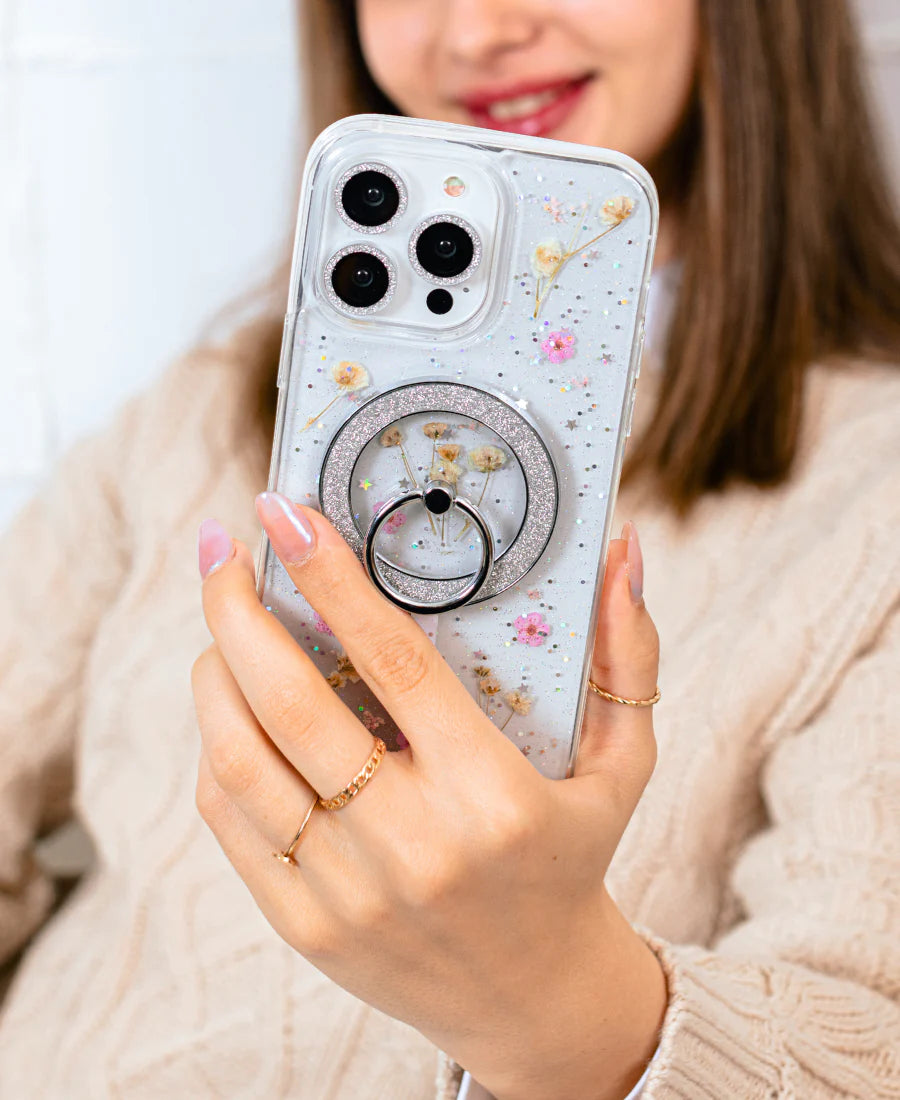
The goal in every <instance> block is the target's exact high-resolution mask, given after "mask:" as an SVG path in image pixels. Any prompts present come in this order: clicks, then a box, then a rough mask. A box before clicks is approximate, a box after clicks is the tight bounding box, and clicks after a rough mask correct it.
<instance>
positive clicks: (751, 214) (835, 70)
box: [246, 0, 900, 514]
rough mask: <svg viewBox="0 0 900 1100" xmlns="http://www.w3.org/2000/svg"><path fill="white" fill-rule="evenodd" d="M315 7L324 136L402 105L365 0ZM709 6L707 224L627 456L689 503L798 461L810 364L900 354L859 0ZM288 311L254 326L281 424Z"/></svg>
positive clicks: (702, 127) (673, 185) (897, 240)
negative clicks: (281, 358) (370, 30)
mask: <svg viewBox="0 0 900 1100" xmlns="http://www.w3.org/2000/svg"><path fill="white" fill-rule="evenodd" d="M299 10H300V19H301V39H302V42H303V43H304V54H305V58H306V63H305V65H304V74H305V78H306V92H307V118H308V120H309V124H310V130H311V133H312V134H314V133H316V132H318V131H319V130H320V129H322V128H323V127H324V126H326V125H328V124H329V123H331V122H333V121H334V120H335V119H337V118H341V117H343V116H345V115H347V114H352V113H356V112H360V111H380V112H385V113H398V112H397V110H396V108H395V107H394V105H393V104H392V103H391V102H390V101H389V100H388V99H387V97H386V96H385V95H384V93H383V92H382V91H381V90H380V89H379V88H378V87H377V86H376V85H375V83H374V81H373V79H372V77H371V75H370V73H369V71H368V69H367V68H366V65H365V61H364V59H363V54H362V50H361V48H360V42H359V36H358V33H357V25H356V16H355V4H354V3H353V0H303V2H301V3H300V4H299ZM700 16H701V45H700V56H699V61H698V70H697V77H696V83H695V94H694V99H693V103H692V106H691V108H690V110H689V112H688V116H687V118H686V119H685V122H684V124H683V127H682V132H681V135H680V140H679V141H678V142H677V145H676V146H675V147H674V151H675V153H676V156H675V158H674V170H673V166H672V161H673V158H672V157H669V158H668V163H667V170H666V173H665V176H666V178H665V179H658V181H657V182H658V183H660V190H661V195H662V199H663V210H664V215H663V216H665V208H666V202H667V201H668V202H669V204H670V205H673V204H676V203H677V205H678V207H679V210H680V215H681V217H680V221H681V224H682V225H684V226H686V227H688V228H687V230H686V231H685V232H684V233H683V234H682V235H681V240H680V249H679V255H680V258H681V261H682V265H683V274H682V278H681V284H680V289H679V291H678V296H677V301H676V304H675V310H674V314H673V320H672V323H671V327H670V331H669V335H668V341H667V351H666V359H665V364H664V369H663V376H662V382H661V385H660V389H659V399H658V403H657V405H656V408H655V410H654V413H653V416H652V419H651V421H650V423H649V425H648V427H647V429H646V431H644V432H643V433H641V435H640V436H636V437H635V439H634V440H633V441H632V442H631V444H630V446H629V448H628V452H627V459H626V462H625V466H624V470H623V482H625V481H628V480H630V479H631V478H633V477H635V476H636V475H637V472H638V471H639V470H645V471H648V472H650V473H652V474H653V475H655V480H656V486H657V489H658V490H659V492H660V494H661V496H662V498H663V499H665V500H667V501H668V502H669V503H670V504H671V505H672V506H673V507H674V508H675V509H676V511H678V512H679V513H680V514H684V513H686V512H687V511H688V510H689V508H690V506H691V504H692V503H693V502H694V501H696V499H697V498H698V497H699V496H700V495H701V494H703V493H704V492H707V491H709V490H712V489H716V488H719V487H721V486H723V485H725V484H726V483H727V482H728V481H730V480H731V479H733V478H738V479H743V480H745V481H749V482H752V483H755V484H758V485H771V484H776V483H778V482H780V481H782V480H784V479H785V478H786V477H787V476H788V475H789V473H790V470H791V466H792V463H793V460H794V456H795V452H796V449H797V442H798V434H799V429H800V420H801V414H802V400H801V399H802V378H803V372H804V370H805V368H806V367H807V366H808V365H809V364H810V363H812V362H814V361H822V360H827V359H831V358H852V357H858V356H867V357H869V358H874V359H882V360H885V361H888V362H890V361H897V360H898V359H900V226H898V220H897V215H896V211H895V209H894V206H893V197H892V193H891V189H890V187H889V184H888V181H887V175H886V172H885V169H884V166H883V163H882V161H881V158H880V156H879V152H878V146H877V142H876V139H875V135H874V132H873V126H872V121H871V116H870V112H869V105H868V103H867V98H866V94H865V91H864V89H863V82H862V74H861V64H860V57H859V47H858V43H857V37H856V33H855V28H854V26H853V24H852V20H851V17H850V13H849V11H848V7H847V3H846V0H770V2H769V3H764V4H763V3H759V2H758V0H729V2H728V3H727V4H723V3H721V0H700ZM325 58H327V62H324V61H323V59H325ZM670 176H671V178H669V177H670ZM285 275H286V273H282V274H281V276H280V280H279V282H280V285H279V290H280V292H281V294H282V295H283V293H284V280H285ZM279 325H280V321H278V320H271V321H265V320H264V321H263V322H262V323H261V324H259V325H257V326H256V327H255V328H254V329H252V330H248V333H247V334H246V335H248V336H249V337H250V339H249V342H248V344H247V347H248V349H249V351H250V353H251V355H252V358H253V360H254V363H255V366H256V369H257V370H258V372H259V375H258V377H259V381H260V384H261V386H262V388H263V392H264V399H263V406H262V415H261V420H262V424H261V425H260V426H261V427H262V428H263V429H264V430H266V431H269V430H271V413H272V409H273V408H274V396H273V395H274V378H275V371H276V366H277V362H276V361H277V355H278V347H279V338H280V328H279Z"/></svg>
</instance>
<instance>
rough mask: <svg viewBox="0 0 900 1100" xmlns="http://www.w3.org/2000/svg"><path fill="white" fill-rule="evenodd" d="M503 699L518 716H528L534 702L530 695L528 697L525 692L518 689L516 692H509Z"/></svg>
mask: <svg viewBox="0 0 900 1100" xmlns="http://www.w3.org/2000/svg"><path fill="white" fill-rule="evenodd" d="M503 698H504V699H505V700H506V701H507V703H509V705H510V706H511V707H512V709H513V710H514V711H515V712H516V714H528V713H529V711H530V710H531V704H532V702H533V700H532V698H531V696H530V695H527V694H526V693H525V692H524V691H520V690H519V689H518V688H516V690H515V691H508V692H507V693H506V695H504V696H503Z"/></svg>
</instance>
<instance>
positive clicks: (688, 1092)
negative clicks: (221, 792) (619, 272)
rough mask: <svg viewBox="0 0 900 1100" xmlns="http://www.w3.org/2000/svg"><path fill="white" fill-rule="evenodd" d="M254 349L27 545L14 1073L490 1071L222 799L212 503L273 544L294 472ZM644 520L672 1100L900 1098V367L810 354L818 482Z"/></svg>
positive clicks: (5, 950)
mask: <svg viewBox="0 0 900 1100" xmlns="http://www.w3.org/2000/svg"><path fill="white" fill-rule="evenodd" d="M242 369H243V368H242V365H241V363H240V361H238V360H235V359H234V358H233V357H229V355H227V354H224V353H223V354H221V355H220V356H218V357H211V356H195V357H194V358H192V359H188V360H186V361H184V362H182V363H180V364H178V365H176V366H175V367H174V368H173V369H171V370H170V371H169V372H168V373H167V374H166V376H165V377H164V378H163V379H162V380H161V381H160V382H158V383H157V384H156V385H155V386H154V387H153V389H152V390H151V391H150V392H148V393H147V394H146V395H144V396H143V397H140V398H138V399H135V400H133V401H131V402H130V403H129V405H128V406H127V407H126V408H125V410H124V411H123V412H122V414H121V415H120V416H119V417H118V419H117V421H116V422H115V424H114V426H113V427H112V428H111V429H110V430H108V431H106V432H105V433H103V434H102V435H100V436H98V437H96V438H94V439H92V440H90V441H88V442H85V443H82V444H80V445H79V446H77V447H76V448H75V449H74V450H73V451H72V452H71V453H70V454H69V455H68V456H67V457H66V459H65V461H64V462H63V463H62V464H61V465H60V468H59V469H58V471H57V472H56V474H55V476H54V478H53V479H52V481H51V483H50V484H48V485H47V487H46V488H45V489H44V490H43V492H41V493H40V494H39V495H38V497H37V498H36V499H35V500H34V501H33V502H32V503H31V504H30V505H29V506H28V507H26V508H25V510H24V511H23V512H22V513H21V515H20V516H19V518H18V520H17V522H16V523H15V525H14V526H13V528H12V530H11V531H10V532H9V534H8V536H7V537H6V538H5V540H4V541H3V543H2V550H0V958H9V957H10V956H11V955H12V954H13V953H14V952H15V951H16V949H17V948H19V947H20V946H21V945H22V944H23V943H24V942H25V941H26V940H27V939H28V937H29V936H31V935H32V934H34V938H33V940H32V942H31V943H30V944H29V945H28V947H27V949H26V951H25V952H24V956H23V959H22V961H21V963H20V965H19V967H18V970H17V972H16V975H15V978H14V980H13V983H12V985H11V987H10V989H9V992H8V994H7V996H6V998H5V1001H4V1003H3V1007H2V1014H0V1097H2V1098H3V1100H24V1098H26V1097H27V1098H28V1100H40V1098H46V1097H52V1098H54V1100H56V1098H65V1100H81V1098H85V1100H105V1098H108V1097H109V1098H112V1097H121V1098H126V1100H163V1098H165V1100H170V1098H176V1100H181V1098H191V1100H194V1098H209V1097H228V1098H229V1100H231V1098H240V1100H249V1098H256V1097H259V1098H265V1100H275V1098H277V1097H291V1098H296V1100H326V1098H328V1100H330V1098H334V1097H337V1098H340V1100H385V1098H387V1100H434V1098H435V1097H440V1098H441V1100H447V1098H449V1097H451V1096H453V1095H455V1082H456V1081H457V1080H458V1077H459V1073H460V1070H459V1067H457V1066H455V1065H454V1064H453V1063H451V1062H450V1061H449V1060H448V1059H447V1058H446V1057H445V1056H443V1055H441V1054H440V1052H438V1051H437V1050H436V1049H435V1047H434V1046H433V1045H432V1044H431V1043H429V1042H428V1041H427V1040H425V1039H424V1038H423V1037H421V1036H420V1035H419V1034H418V1033H417V1032H415V1031H414V1030H413V1029H412V1028H410V1027H408V1026H407V1025H405V1024H401V1023H399V1022H398V1021H396V1020H393V1019H390V1018H388V1017H385V1016H383V1015H381V1014H380V1013H378V1012H376V1011H375V1010H373V1009H371V1008H369V1007H368V1006H366V1005H364V1004H362V1003H361V1002H359V1001H357V1000H356V999H355V998H353V997H352V996H350V995H349V994H348V993H346V992H345V991H344V990H342V989H340V988H339V987H337V986H335V985H334V984H333V983H331V982H330V981H329V980H328V979H326V978H325V977H323V976H322V975H321V974H320V973H319V972H318V971H316V970H315V969H314V968H313V967H312V966H310V965H309V964H308V963H307V962H306V961H305V960H304V959H303V958H302V957H301V956H298V955H296V954H295V953H293V952H292V951H291V949H290V948H288V947H287V946H286V945H285V944H284V943H283V942H282V941H281V940H280V939H279V938H278V937H277V935H276V934H275V933H274V932H273V931H272V930H271V928H270V927H269V925H268V924H267V923H266V921H265V920H264V918H263V917H262V916H261V915H260V913H259V912H258V910H257V909H256V906H255V904H254V903H253V901H252V898H251V896H250V894H249V892H248V891H247V890H246V888H245V887H244V885H243V883H242V882H241V881H240V879H239V878H238V877H237V875H236V874H235V873H234V871H233V870H232V868H231V866H230V865H229V864H228V862H227V860H226V859H225V857H224V855H223V854H222V853H221V851H220V850H219V847H218V845H217V843H216V841H215V839H214V837H213V836H212V834H211V833H210V831H209V829H208V828H207V827H206V826H205V825H204V824H203V822H202V821H201V820H200V818H199V816H198V814H197V812H196V809H195V806H194V786H195V778H196V764H197V756H198V743H199V742H198V734H197V731H196V728H195V719H194V714H193V705H192V700H191V693H190V686H189V670H190V665H191V662H192V661H193V659H194V657H195V656H196V655H197V653H199V651H200V650H201V649H202V648H203V647H204V646H205V645H206V644H207V641H208V634H207V631H206V628H205V625H204V623H203V620H202V617H201V613H200V606H199V582H198V575H197V566H196V561H195V558H196V532H197V526H198V524H199V522H200V520H201V519H202V518H203V517H205V516H207V515H213V516H216V517H217V518H219V519H220V520H221V521H222V522H224V523H225V524H227V525H228V527H229V529H230V530H231V531H232V532H234V533H235V534H236V535H237V536H239V537H240V538H242V539H245V540H247V541H248V542H249V543H250V544H251V545H254V544H255V543H256V540H257V534H258V528H257V525H256V521H255V517H254V512H253V496H254V494H255V493H256V492H257V491H258V490H259V489H260V488H262V487H263V485H264V481H265V476H266V457H267V456H266V454H265V451H266V449H267V448H266V447H265V445H260V444H259V443H257V442H256V441H249V440H247V441H246V442H245V444H244V445H243V447H242V448H241V449H239V450H235V449H234V448H233V447H231V446H230V445H229V430H230V422H231V418H232V416H233V415H234V413H235V411H236V406H237V405H238V404H240V402H241V400H242V398H241V397H240V394H241V393H242V389H241V385H240V384H239V383H240V378H241V372H242ZM656 385H657V382H656V376H655V375H654V374H653V372H651V371H650V370H648V369H645V370H644V372H643V373H642V376H641V379H640V383H639V391H640V392H639V394H638V401H637V409H636V414H635V421H636V423H635V432H639V431H640V430H641V429H642V426H643V425H644V424H645V422H646V420H647V417H648V414H649V412H650V410H651V406H652V404H653V401H654V390H655V387H656ZM627 518H632V519H634V520H635V521H636V523H637V527H638V529H639V531H640V536H641V542H642V545H643V549H644V558H645V595H646V599H647V605H648V608H649V609H650V611H651V613H652V615H653V616H654V619H655V621H656V623H657V626H658V629H659V633H660V637H661V646H662V662H661V670H660V676H659V682H660V686H661V688H662V701H661V702H660V704H659V705H658V706H657V707H656V709H655V719H656V732H657V737H658V741H659V762H658V765H657V768H656V772H655V774H654V776H653V779H652V780H651V783H650V785H649V787H648V788H647V791H646V793H645V795H644V797H643V799H642V801H641V803H640V806H639V807H638V809H637V812H636V813H635V815H634V818H633V819H632V821H631V823H630V825H629V827H628V829H627V831H626V833H625V836H624V838H623V840H622V843H621V845H620V847H619V850H618V852H617V854H616V857H615V860H614V862H613V865H612V868H611V870H610V873H609V877H608V881H609V886H610V890H611V892H612V894H613V896H614V897H615V898H616V900H617V901H618V903H619V905H620V907H621V908H622V910H623V911H624V912H625V913H626V914H627V915H628V917H629V918H630V919H631V920H632V921H633V922H634V923H635V925H636V926H637V927H638V929H639V930H640V931H641V933H642V934H643V935H644V936H645V937H646V938H647V940H648V942H649V943H650V944H651V946H652V948H653V949H654V950H655V951H656V952H657V953H658V955H659V957H660V959H661V960H662V963H663V966H664V968H665V971H666V974H667V976H668V981H669V989H670V1007H669V1010H668V1014H667V1016H666V1019H665V1024H664V1028H663V1032H662V1042H661V1048H660V1053H659V1057H658V1058H657V1060H656V1063H655V1064H654V1068H653V1070H652V1073H651V1075H650V1077H649V1080H648V1082H647V1085H646V1088H645V1091H644V1094H643V1097H644V1100H674V1098H682V1100H706V1098H708V1100H723V1098H724V1100H763V1098H770V1097H803V1098H811V1100H812V1098H819V1097H821V1098H826V1097H827V1098H836V1097H857V1098H865V1100H872V1098H874V1097H900V1008H898V1005H897V998H898V994H900V904H898V878H900V820H898V818H900V759H898V757H900V752H898V726H900V717H898V711H900V706H898V704H900V614H898V610H900V607H898V600H900V552H898V546H900V371H898V370H896V369H890V368H887V367H872V366H867V365H865V364H863V365H848V366H846V367H841V368H835V369H826V368H824V367H816V368H814V369H813V370H811V371H810V373H809V376H808V381H807V419H806V425H805V429H804V440H803V449H802V454H801V457H800V461H799V463H798V466H797V469H796V473H795V476H794V478H793V480H792V481H791V482H790V483H789V484H786V485H784V486H782V487H779V488H777V489H773V490H760V489H757V488H747V487H735V488H732V489H730V490H729V491H728V492H726V493H719V494H713V495H710V496H708V497H707V498H705V499H704V501H703V502H702V503H701V505H700V507H699V508H698V509H697V511H696V513H695V514H694V515H693V516H692V518H690V520H689V521H688V522H686V523H679V522H678V521H677V520H676V519H675V518H674V517H673V516H672V515H671V514H670V513H669V512H667V511H666V510H664V509H661V508H659V507H657V506H655V505H653V504H652V503H651V502H650V498H649V495H648V494H647V493H646V492H645V491H644V490H643V489H642V488H641V487H640V486H632V487H630V488H628V489H623V491H622V493H621V494H620V497H619V500H618V505H617V509H616V522H617V524H619V525H620V524H621V523H622V522H623V521H624V520H625V519H627ZM72 812H74V813H75V814H77V815H78V816H79V817H80V819H81V820H82V821H83V822H84V823H85V826H86V827H87V829H88V830H89V831H90V833H91V834H92V836H93V838H94V841H95V844H96V847H97V862H96V865H95V867H94V869H93V870H92V871H91V872H90V873H89V874H88V875H87V876H86V877H85V878H84V879H83V880H82V882H81V883H80V884H79V886H78V887H77V889H76V890H75V892H74V893H73V894H72V895H71V896H70V897H69V898H68V899H67V901H66V903H65V904H64V906H63V907H62V908H61V910H60V911H58V912H57V913H55V914H54V915H53V917H52V919H51V920H49V922H47V923H44V922H45V918H46V916H47V914H48V911H49V909H50V906H51V902H52V897H53V889H52V884H51V882H50V881H48V879H47V878H46V877H45V876H44V874H43V873H42V871H41V869H40V867H39V866H38V864H37V863H36V861H35V859H34V857H33V855H32V853H31V845H32V842H33V840H34V838H35V836H36V835H38V834H40V833H41V832H44V831H46V830H47V829H48V828H49V827H50V826H52V825H53V824H54V823H57V822H59V821H60V820H62V819H63V818H64V817H65V816H67V815H68V814H70V813H72ZM535 934H536V935H538V934H540V930H536V932H535ZM575 961H576V962H577V960H575ZM523 965H527V963H523ZM560 965H566V959H565V956H563V957H562V958H561V960H560ZM561 1100H576V1098H561Z"/></svg>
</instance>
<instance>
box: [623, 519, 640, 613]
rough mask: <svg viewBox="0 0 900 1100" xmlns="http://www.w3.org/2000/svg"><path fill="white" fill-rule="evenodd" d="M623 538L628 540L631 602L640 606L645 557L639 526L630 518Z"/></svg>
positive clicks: (627, 564)
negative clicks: (638, 530) (640, 540)
mask: <svg viewBox="0 0 900 1100" xmlns="http://www.w3.org/2000/svg"><path fill="white" fill-rule="evenodd" d="M622 538H623V539H627V541H628V554H627V556H626V558H625V572H626V573H627V574H628V584H629V588H630V589H631V602H632V603H633V604H634V605H635V606H636V607H640V606H641V604H642V603H643V602H644V557H643V554H641V544H640V543H639V542H638V533H637V528H636V527H635V525H634V524H633V523H632V521H631V520H628V521H627V522H626V523H625V525H624V526H623V528H622Z"/></svg>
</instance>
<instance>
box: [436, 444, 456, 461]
mask: <svg viewBox="0 0 900 1100" xmlns="http://www.w3.org/2000/svg"><path fill="white" fill-rule="evenodd" d="M461 452H462V447H460V445H459V444H458V443H442V444H441V445H440V447H438V449H437V453H438V454H439V455H440V456H441V458H446V459H447V461H448V462H455V461H456V460H457V459H458V458H459V456H460V454H461Z"/></svg>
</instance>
